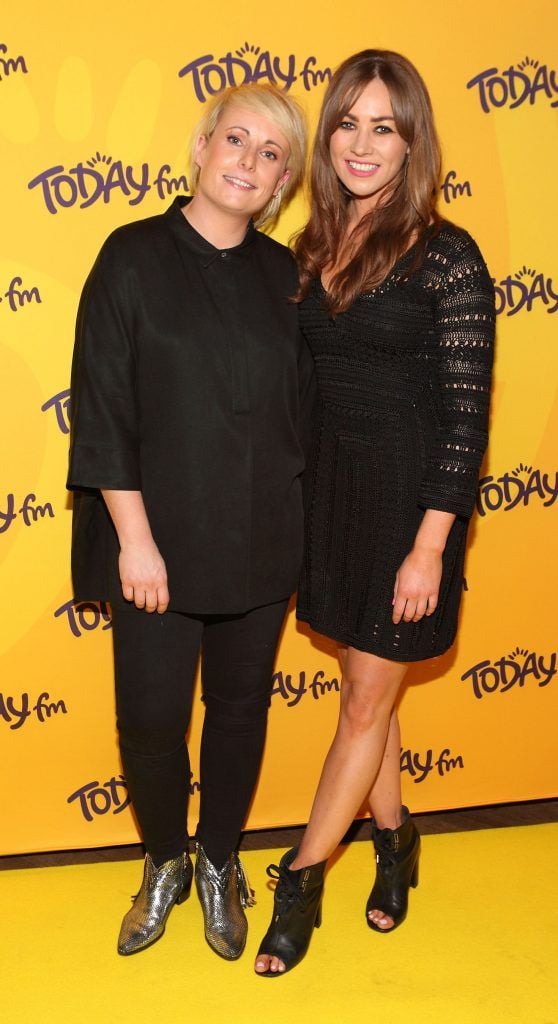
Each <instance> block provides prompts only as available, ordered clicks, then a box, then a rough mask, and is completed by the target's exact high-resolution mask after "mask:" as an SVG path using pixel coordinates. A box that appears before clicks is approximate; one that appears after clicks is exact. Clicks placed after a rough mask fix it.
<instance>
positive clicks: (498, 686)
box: [461, 647, 558, 700]
mask: <svg viewBox="0 0 558 1024" xmlns="http://www.w3.org/2000/svg"><path fill="white" fill-rule="evenodd" d="M557 659H558V653H557V652H556V651H552V652H551V654H549V655H548V656H546V657H545V655H544V654H537V653H536V652H535V651H529V650H528V649H527V648H525V647H516V648H515V650H513V651H512V652H511V654H505V655H504V656H503V657H501V658H497V659H496V660H495V661H490V659H489V658H486V659H485V660H483V661H479V662H478V663H477V664H476V665H473V666H472V667H471V668H469V669H467V671H466V672H464V673H463V675H462V676H461V682H462V683H464V682H469V683H470V684H471V687H472V692H473V695H474V696H475V697H476V698H477V700H482V698H483V697H485V696H486V695H487V694H489V693H509V691H510V690H512V689H514V687H517V688H518V689H521V688H523V687H524V686H525V683H526V682H528V681H529V680H531V681H535V682H536V683H537V685H538V686H539V687H544V686H548V684H549V682H550V680H551V679H553V678H554V676H555V675H556V669H557V667H558V666H557Z"/></svg>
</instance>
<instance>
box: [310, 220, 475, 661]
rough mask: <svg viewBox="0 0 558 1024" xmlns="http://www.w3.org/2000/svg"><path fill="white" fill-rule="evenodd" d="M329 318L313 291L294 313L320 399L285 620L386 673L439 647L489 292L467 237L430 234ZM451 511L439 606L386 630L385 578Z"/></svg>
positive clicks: (471, 475)
mask: <svg viewBox="0 0 558 1024" xmlns="http://www.w3.org/2000/svg"><path fill="white" fill-rule="evenodd" d="M420 244H421V245H422V246H424V248H425V254H424V260H423V262H422V264H421V266H420V267H419V269H418V270H416V271H415V272H414V273H410V274H408V275H407V276H406V270H407V271H409V269H410V268H411V266H412V264H413V261H414V259H415V257H416V247H413V249H411V250H409V251H408V252H407V253H406V254H405V255H404V256H403V257H402V258H401V259H400V260H399V261H398V262H397V263H396V265H395V267H394V268H393V271H392V272H391V273H390V274H389V276H388V277H387V278H386V280H385V281H384V282H383V283H382V284H381V285H380V286H379V287H378V288H376V289H375V290H374V291H372V292H369V293H366V294H363V295H361V296H360V297H359V298H358V299H357V300H356V301H355V302H354V303H353V305H352V306H351V307H350V309H348V310H347V312H345V313H341V314H338V315H337V316H336V317H335V319H333V318H331V317H330V316H329V314H328V313H327V310H326V309H325V305H324V291H323V288H322V286H321V284H320V283H319V282H318V281H315V282H314V284H313V286H312V289H311V292H310V294H309V295H308V297H307V298H306V299H305V300H304V301H303V302H302V303H301V306H300V319H301V326H302V330H303V332H304V334H305V336H306V338H307V340H308V343H309V345H310V348H311V350H312V353H313V355H314V359H315V362H316V371H317V376H318V386H319V392H320V408H319V422H318V424H317V433H316V440H315V444H314V448H313V451H312V453H311V456H310V463H309V466H308V471H307V473H306V555H305V560H304V566H303V573H302V580H301V584H300V589H299V598H298V610H297V615H298V618H300V619H303V620H305V621H306V622H309V623H310V624H311V626H312V627H313V628H314V629H315V630H316V631H317V632H319V633H323V634H325V635H326V636H329V637H332V638H333V639H335V640H337V641H339V642H341V643H343V644H349V645H350V646H352V647H356V648H358V649H359V650H362V651H368V652H370V653H372V654H377V655H379V656H381V657H384V658H389V659H392V660H394V661H420V660H423V659H425V658H431V657H433V656H434V655H439V654H442V653H443V652H444V651H446V650H447V649H448V648H449V647H450V646H451V644H452V642H453V640H454V638H455V632H456V627H457V613H458V609H459V602H460V598H461V592H462V586H463V558H464V551H465V541H466V535H467V527H468V520H469V517H470V515H471V513H472V511H473V507H474V502H475V493H476V488H477V480H478V473H479V468H480V464H481V461H482V457H483V453H484V451H485V448H486V442H487V421H488V407H489V388H490V371H491V365H492V352H493V339H494V322H495V311H494V290H493V286H492V282H491V279H490V276H489V273H488V271H487V269H486V266H485V263H484V260H483V258H482V256H481V254H480V252H479V249H478V247H477V245H476V244H475V242H474V241H473V239H472V238H471V237H470V235H468V234H467V232H465V231H463V230H461V229H460V228H457V227H455V226H453V225H451V224H449V223H446V222H443V223H442V226H441V228H440V230H439V231H438V233H436V234H435V235H434V236H432V232H430V237H429V238H428V240H427V242H426V244H425V243H424V242H421V243H420ZM428 508H431V509H439V510H441V511H444V512H453V513H455V514H456V516H457V519H456V521H455V523H454V525H453V527H452V529H451V532H450V535H449V538H448V541H447V544H446V548H445V552H444V557H443V574H442V582H441V587H440V594H439V603H438V607H437V609H436V611H435V613H434V614H433V615H431V616H430V617H427V616H424V617H423V618H422V619H421V621H420V622H417V623H413V622H410V623H406V622H401V623H399V625H397V626H396V625H394V624H393V622H392V620H391V616H392V610H393V609H392V598H393V587H394V582H395V575H396V572H397V570H398V568H399V566H400V565H401V563H402V561H403V559H404V558H405V556H406V555H407V554H408V553H409V551H410V550H411V548H412V546H413V542H414V539H415V536H416V533H417V530H418V527H419V525H420V522H421V519H422V516H423V514H424V510H425V509H428Z"/></svg>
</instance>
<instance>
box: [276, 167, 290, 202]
mask: <svg viewBox="0 0 558 1024" xmlns="http://www.w3.org/2000/svg"><path fill="white" fill-rule="evenodd" d="M290 176H291V172H290V170H289V168H288V167H287V169H286V170H285V171H283V173H282V175H281V177H280V178H279V181H278V182H277V184H276V186H275V188H274V189H273V195H274V196H276V195H277V194H278V192H279V191H280V189H282V188H283V185H286V184H287V182H288V180H289V178H290Z"/></svg>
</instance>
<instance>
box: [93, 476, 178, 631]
mask: <svg viewBox="0 0 558 1024" xmlns="http://www.w3.org/2000/svg"><path fill="white" fill-rule="evenodd" d="M101 493H102V495H103V498H104V500H105V504H106V506H107V508H108V510H109V513H110V517H111V519H112V521H113V523H114V528H115V530H116V532H117V534H118V541H119V544H120V556H119V559H118V568H119V572H120V582H121V584H122V593H123V595H124V597H125V598H126V600H127V601H133V602H134V604H135V605H136V608H145V610H146V612H154V611H158V612H159V613H160V614H162V613H163V612H165V611H166V610H167V607H168V604H169V591H168V587H167V570H166V566H165V563H164V561H163V559H162V557H161V554H160V552H159V549H158V547H157V545H156V543H155V541H154V540H153V535H152V533H151V528H150V526H149V521H148V519H147V513H146V511H145V505H144V503H143V498H142V495H141V491H113V490H104V489H103V490H102V491H101Z"/></svg>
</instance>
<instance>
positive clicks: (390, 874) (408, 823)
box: [366, 807, 420, 932]
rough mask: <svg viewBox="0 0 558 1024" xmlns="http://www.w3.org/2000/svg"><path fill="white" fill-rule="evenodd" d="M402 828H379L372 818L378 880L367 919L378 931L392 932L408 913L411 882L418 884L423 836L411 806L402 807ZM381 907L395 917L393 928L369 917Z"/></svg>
mask: <svg viewBox="0 0 558 1024" xmlns="http://www.w3.org/2000/svg"><path fill="white" fill-rule="evenodd" d="M402 811H403V823H402V824H401V825H400V826H399V828H394V829H391V828H382V829H379V828H378V827H377V825H376V822H375V821H374V819H372V840H373V842H374V849H375V851H376V880H375V882H374V886H373V888H372V892H371V893H370V896H369V897H368V902H367V904H366V923H367V924H368V927H369V928H373V929H374V931H375V932H392V931H394V929H395V928H397V927H398V925H400V924H402V923H403V921H404V920H405V918H406V916H407V905H408V896H409V886H412V887H413V889H416V887H417V885H418V861H419V853H420V836H419V834H418V832H417V830H416V828H415V825H414V822H413V819H412V818H411V817H410V815H409V810H408V808H407V807H403V808H402ZM371 910H381V911H382V913H383V914H385V915H386V916H387V917H391V918H392V919H393V927H392V928H380V927H379V926H378V925H377V924H374V921H372V920H371V919H370V918H369V917H368V913H369V911H371Z"/></svg>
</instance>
